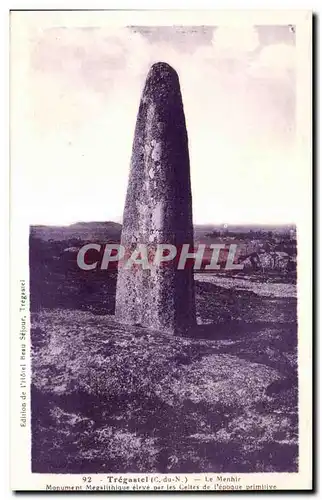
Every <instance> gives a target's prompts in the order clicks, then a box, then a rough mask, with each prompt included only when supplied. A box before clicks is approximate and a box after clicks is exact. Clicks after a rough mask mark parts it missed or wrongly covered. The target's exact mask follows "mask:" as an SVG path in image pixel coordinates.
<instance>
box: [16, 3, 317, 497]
mask: <svg viewBox="0 0 322 500" xmlns="http://www.w3.org/2000/svg"><path fill="white" fill-rule="evenodd" d="M36 3H38V2H36ZM39 3H40V2H39ZM39 3H38V5H39ZM79 3H80V5H79V7H81V6H82V5H84V3H83V2H79ZM96 3H97V2H96ZM273 4H274V2H270V6H272V5H273ZM20 5H21V2H20ZM226 5H229V3H228V2H227V4H226ZM59 6H60V4H59V3H58V6H57V3H56V5H55V8H57V7H59ZM105 6H106V2H105ZM163 6H166V2H163ZM14 7H15V8H18V7H17V6H16V4H15V3H14ZM32 7H33V8H35V6H34V5H32ZM91 7H94V4H92V5H91ZM95 7H98V6H97V5H96V4H95ZM118 7H119V6H118ZM38 8H44V7H43V2H41V6H39V7H38ZM64 8H68V7H67V5H66V2H64ZM70 14H72V15H70ZM110 14H111V15H112V18H113V24H116V25H118V24H121V25H122V24H126V22H128V21H126V20H127V19H128V17H129V13H128V12H114V13H110ZM170 15H171V20H169V16H170ZM231 15H232V13H227V11H226V12H224V11H221V12H216V13H211V15H210V13H209V12H207V13H205V12H204V13H202V12H198V13H196V12H184V13H183V12H180V11H172V12H171V13H169V12H165V11H159V12H138V11H135V12H131V15H130V20H131V24H150V25H152V24H156V25H157V24H159V25H160V24H161V23H162V24H164V25H165V24H176V23H178V24H199V23H200V24H212V25H214V24H216V23H217V24H219V23H220V22H222V21H223V19H224V18H225V23H226V24H227V20H228V21H229V18H230V17H231ZM236 15H240V16H241V18H243V19H247V21H248V22H252V23H254V24H256V23H257V24H262V23H265V24H269V23H270V22H272V23H274V24H276V23H277V22H276V16H277V15H278V19H279V22H280V24H296V25H297V36H298V37H303V41H301V42H298V45H299V46H300V47H301V53H299V54H298V57H299V58H298V64H299V68H300V70H299V74H300V78H299V81H298V88H297V96H298V100H297V102H298V103H299V106H298V135H299V154H298V159H299V165H300V159H302V160H304V164H305V165H307V166H308V169H305V170H303V172H302V175H303V198H302V200H301V204H302V206H303V217H302V219H301V220H300V221H298V234H299V263H300V264H299V332H300V340H299V361H300V394H301V396H300V408H301V419H300V435H301V438H300V457H301V458H300V470H301V472H300V473H299V474H291V475H290V474H277V475H276V474H247V475H246V476H247V482H248V481H250V482H251V481H254V480H255V479H256V482H259V481H261V479H260V477H259V476H265V479H264V480H265V482H270V481H271V482H276V481H275V478H276V477H277V476H278V484H279V485H280V487H281V489H282V488H286V489H287V488H290V487H291V488H292V489H293V488H295V489H296V488H299V489H302V488H309V487H310V481H309V477H310V470H311V464H310V460H311V442H310V437H311V436H310V425H311V415H310V408H311V377H310V375H311V357H310V356H311V336H310V334H311V315H310V311H311V273H310V269H309V267H310V266H309V263H310V257H309V256H311V237H312V235H311V231H310V227H311V222H310V214H311V206H312V203H311V198H310V194H311V177H310V164H311V153H310V151H311V127H310V123H311V110H310V94H311V81H310V41H311V37H310V24H309V23H308V22H307V20H308V19H309V17H310V13H309V12H307V11H306V12H305V11H302V12H299V11H298V12H296V11H291V12H290V11H285V10H282V11H279V12H278V13H277V12H272V11H270V12H263V11H260V10H259V11H256V12H251V13H250V12H245V11H239V12H236V11H235V12H234V17H235V18H236ZM147 16H148V20H147ZM183 16H184V19H183ZM227 16H228V17H227ZM32 17H33V19H35V17H34V16H32ZM36 17H37V22H38V20H41V18H42V19H43V18H44V17H46V16H44V13H43V12H39V13H37V16H36ZM55 17H56V18H57V22H58V23H61V22H62V21H63V22H64V24H66V22H67V24H68V25H70V24H73V22H74V19H75V17H77V18H78V23H79V19H80V18H81V22H82V24H84V23H86V24H88V23H93V22H94V23H95V19H94V18H95V17H96V18H97V14H96V13H93V12H82V13H79V15H77V16H75V13H68V12H57V13H56V14H55ZM214 17H215V19H214ZM273 18H274V20H273ZM101 20H102V13H99V21H101ZM41 24H42V25H43V20H41ZM100 25H101V22H100ZM308 42H309V44H308ZM18 46H19V44H18ZM18 50H20V48H19V49H18ZM17 69H18V68H17ZM19 71H22V73H23V68H22V67H21V66H20V68H19ZM20 77H21V74H18V73H16V74H15V75H14V76H13V80H12V81H11V88H12V89H15V88H16V89H18V86H17V87H15V83H14V80H15V79H16V81H19V78H20ZM17 91H18V90H17ZM12 92H13V93H14V95H15V99H14V101H13V102H12V105H13V107H14V103H15V102H17V99H18V100H19V101H20V99H19V97H18V98H17V94H16V93H15V91H14V90H12ZM20 102H21V101H20ZM14 117H15V112H14V110H12V109H11V119H12V126H13V130H14V131H15V130H16V126H15V119H14ZM20 140H22V139H21V138H18V137H16V138H15V135H14V134H13V136H12V141H13V144H14V147H13V148H12V150H11V154H13V152H14V148H15V147H16V146H15V144H21V143H20ZM15 141H16V142H15ZM13 164H14V160H13ZM15 171H16V170H15V169H14V171H13V175H12V177H13V185H14V183H15V182H16V180H15ZM19 211H20V202H19V200H15V196H14V191H12V198H11V220H12V226H11V241H12V248H11V266H12V267H11V275H12V276H11V278H12V297H11V303H12V315H11V342H12V345H11V354H12V363H13V367H12V368H13V369H12V371H11V375H12V388H11V392H12V395H13V398H15V394H16V384H17V376H16V369H15V362H16V352H17V347H18V346H17V344H16V342H15V338H16V337H15V333H14V332H16V331H17V326H18V318H17V314H16V311H15V304H16V301H17V297H18V296H19V291H18V289H17V287H16V284H15V283H16V282H17V279H19V276H20V277H22V276H23V277H26V279H28V276H27V275H28V273H27V269H28V253H27V252H26V250H27V248H24V247H22V245H25V243H26V242H27V241H28V228H27V226H26V225H25V224H23V217H22V214H21V212H19ZM22 242H23V243H22ZM301 263H302V264H301ZM303 412H304V413H305V412H306V413H307V416H305V415H304V413H303ZM14 413H15V412H14V411H13V412H12V415H13V416H12V419H11V420H12V429H13V432H12V437H11V439H12V444H11V446H12V451H13V450H14V449H15V448H16V447H17V449H19V452H18V454H17V452H15V453H13V454H12V458H13V462H14V463H13V464H12V472H13V478H12V487H13V488H14V489H24V490H28V489H42V487H41V486H42V485H43V484H44V483H45V482H46V476H49V478H48V479H50V482H51V483H54V479H55V482H56V480H57V479H59V478H61V476H59V478H58V477H57V475H42V474H32V475H31V474H30V472H28V467H29V465H30V457H29V453H28V451H27V447H28V445H29V440H30V434H29V435H27V434H26V433H25V434H21V433H19V432H18V430H20V429H18V430H17V428H16V426H15V423H14V422H15V415H14ZM302 414H303V415H304V416H303V415H302ZM308 432H309V436H308ZM31 476H32V477H31ZM96 476H97V478H98V476H100V475H96ZM102 476H104V477H105V476H106V475H105V474H104V475H102ZM228 476H229V475H228ZM239 476H243V475H241V474H240V475H239ZM290 476H291V477H290ZM75 479H76V476H75V475H64V476H63V479H60V482H61V483H65V484H66V483H67V484H73V482H75ZM76 481H77V482H78V480H77V479H76ZM47 482H48V481H47ZM56 484H57V483H56ZM78 484H79V483H78Z"/></svg>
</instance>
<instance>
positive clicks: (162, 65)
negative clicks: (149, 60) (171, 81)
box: [150, 61, 177, 75]
mask: <svg viewBox="0 0 322 500" xmlns="http://www.w3.org/2000/svg"><path fill="white" fill-rule="evenodd" d="M150 72H156V73H163V72H167V73H174V74H175V75H176V74H177V73H176V71H175V70H174V69H173V68H172V66H170V64H168V63H166V62H162V61H160V62H157V63H154V64H152V66H151V69H150Z"/></svg>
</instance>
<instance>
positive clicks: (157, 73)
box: [148, 62, 178, 81]
mask: <svg viewBox="0 0 322 500" xmlns="http://www.w3.org/2000/svg"><path fill="white" fill-rule="evenodd" d="M148 79H150V80H168V81H169V80H178V75H177V72H176V71H175V70H174V69H173V68H172V66H170V64H168V63H166V62H157V63H154V64H152V66H151V68H150V71H149V74H148Z"/></svg>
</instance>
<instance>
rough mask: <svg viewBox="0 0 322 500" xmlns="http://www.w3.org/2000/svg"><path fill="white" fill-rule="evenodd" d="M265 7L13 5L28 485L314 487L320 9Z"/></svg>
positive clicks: (18, 309) (14, 157)
mask: <svg viewBox="0 0 322 500" xmlns="http://www.w3.org/2000/svg"><path fill="white" fill-rule="evenodd" d="M283 12H284V14H283ZM84 14H87V15H84ZM91 14H92V16H91ZM94 14H95V16H94ZM134 14H136V15H134ZM193 14H194V15H193ZM265 14H266V17H265ZM273 14H274V12H273V11H272V12H265V11H263V12H262V13H261V16H259V18H258V19H257V17H256V15H255V12H254V14H253V16H252V15H250V16H247V15H245V13H244V14H242V13H241V12H239V13H238V11H236V12H235V15H234V14H233V15H229V14H228V13H226V15H224V14H223V13H221V14H220V13H217V14H215V12H214V11H212V12H211V13H210V12H209V13H208V17H207V13H206V12H204V13H203V14H202V13H199V16H198V15H197V13H196V12H195V13H193V12H191V11H190V12H188V11H186V12H184V11H181V13H180V14H179V13H171V12H166V11H162V12H161V11H160V12H157V11H154V12H153V13H152V12H150V13H149V12H145V13H142V12H141V13H139V12H136V13H133V12H132V13H131V12H127V13H126V12H123V13H120V12H119V13H118V12H109V11H104V12H96V13H95V12H94V11H91V12H87V13H84V12H80V11H78V12H77V11H74V12H65V13H63V12H62V11H56V12H54V11H46V12H36V11H20V12H19V11H16V12H11V89H12V97H11V108H10V109H11V117H12V119H11V123H12V133H11V170H12V185H13V191H12V212H11V216H12V219H13V233H12V234H13V249H14V250H13V252H14V255H16V256H17V258H18V255H23V262H22V264H21V266H20V268H19V270H17V272H15V274H14V279H15V284H14V286H13V291H14V294H15V306H14V311H13V314H14V315H15V317H16V319H15V324H16V325H17V326H15V327H14V328H15V333H14V335H15V341H14V342H15V343H14V344H13V346H12V356H13V358H14V360H15V361H14V366H15V368H14V371H15V373H16V372H17V373H16V375H15V377H16V378H15V377H14V378H13V391H14V394H15V395H16V396H17V397H16V398H15V399H14V401H16V402H14V404H15V405H17V410H16V411H15V414H17V415H18V414H19V415H18V417H19V423H18V421H17V425H16V427H13V430H12V432H13V433H15V432H16V429H17V428H18V427H19V429H18V431H19V433H20V435H21V436H22V439H23V440H24V443H25V444H24V449H25V455H24V457H23V458H21V460H22V461H24V467H25V469H24V470H25V471H26V472H25V474H26V475H28V480H27V479H26V481H25V482H24V481H23V478H21V479H20V478H19V480H18V479H17V480H16V484H18V483H19V485H22V488H20V487H19V488H16V489H24V488H26V489H35V490H36V489H43V490H50V491H53V490H56V491H57V490H74V489H76V490H79V491H80V490H86V491H90V490H112V491H113V490H122V489H127V490H136V489H141V490H144V489H149V490H200V491H202V490H207V489H208V490H217V491H218V490H225V489H226V490H238V489H248V490H252V489H254V490H255V489H256V490H258V491H261V490H274V489H275V490H276V489H293V488H294V489H310V488H311V487H312V486H311V478H312V471H311V465H310V449H311V448H310V447H311V441H310V440H311V434H310V428H311V418H312V415H311V411H310V404H311V403H310V387H311V383H312V381H311V373H312V359H311V357H310V345H311V341H312V339H311V337H312V330H311V329H312V325H311V324H310V310H311V309H310V308H311V305H310V273H311V267H310V266H311V258H312V257H311V246H310V245H311V240H310V238H311V235H310V227H311V226H310V224H311V222H310V221H311V219H310V218H311V208H310V207H311V205H312V199H311V184H310V182H311V175H312V174H311V164H310V140H311V135H310V119H311V115H310V113H311V110H310V95H309V92H310V90H311V89H310V71H311V67H310V58H309V57H308V55H309V54H310V50H311V38H310V29H311V13H309V12H307V11H302V12H301V13H297V14H296V15H293V14H294V12H293V13H292V11H288V12H286V11H282V12H281V13H277V12H275V17H274V15H273ZM18 205H19V206H18ZM16 304H17V306H16ZM16 332H18V336H17V333H16ZM302 339H303V341H302ZM305 344H306V346H305ZM16 379H17V381H16V382H15V380H16ZM303 412H304V413H303ZM305 412H306V413H305ZM12 453H13V454H15V453H17V452H12ZM301 457H302V458H301ZM27 462H28V464H27ZM304 462H305V463H304ZM17 474H18V472H17ZM288 474H290V475H288ZM18 475H19V474H18ZM96 477H97V480H96V479H95V478H96ZM33 478H34V479H33ZM70 478H71V479H70ZM98 478H101V479H100V480H99V481H98ZM248 478H249V479H248ZM288 478H289V479H288ZM291 478H294V481H293V480H292V479H291Z"/></svg>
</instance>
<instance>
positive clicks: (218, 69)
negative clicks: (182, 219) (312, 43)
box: [21, 24, 301, 225]
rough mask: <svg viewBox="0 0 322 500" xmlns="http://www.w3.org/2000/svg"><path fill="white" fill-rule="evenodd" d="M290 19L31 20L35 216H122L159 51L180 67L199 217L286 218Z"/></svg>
mask: <svg viewBox="0 0 322 500" xmlns="http://www.w3.org/2000/svg"><path fill="white" fill-rule="evenodd" d="M295 38H296V33H295V30H294V29H293V28H292V27H290V26H252V25H237V24H236V26H234V25H232V26H216V27H211V26H206V27H205V26H199V27H198V26H197V27H196V26H195V27H193V26H192V27H187V26H185V27H182V26H181V27H180V26H177V27H156V26H154V27H149V26H129V27H124V28H111V27H106V26H105V27H102V28H99V27H95V28H88V27H87V28H81V27H72V28H63V27H62V28H61V27H56V28H44V29H41V28H39V29H35V30H34V31H33V32H32V33H31V34H30V35H29V38H28V40H27V49H26V54H27V55H28V60H27V61H26V64H27V70H26V73H25V78H24V79H23V81H22V82H21V85H22V89H23V92H24V95H25V98H26V103H27V108H28V127H26V131H25V134H26V143H27V144H28V147H26V148H24V149H23V150H22V151H21V161H23V163H24V165H25V167H24V168H25V172H26V175H25V183H26V186H25V187H26V188H27V190H28V193H29V196H28V202H27V203H26V207H25V210H26V214H27V215H26V217H28V220H29V222H30V223H32V224H57V225H59V224H70V223H74V222H77V221H104V220H114V221H117V222H121V220H122V213H123V208H124V201H125V194H126V189H127V180H128V174H129V167H130V157H131V148H132V141H133V134H134V126H135V120H136V114H137V111H138V106H139V101H140V95H141V92H142V89H143V86H144V81H145V78H146V75H147V72H148V70H149V68H150V66H151V64H153V63H154V62H157V61H165V62H167V63H169V64H171V65H172V66H173V67H174V69H175V70H176V71H177V73H178V75H179V79H180V84H181V92H182V98H183V104H184V110H185V116H186V123H187V130H188V137H189V151H190V165H191V183H192V194H193V217H194V222H195V223H199V224H202V223H214V224H217V223H228V224H229V223H236V224H238V223H267V224H275V223H276V224H278V223H281V224H282V223H291V222H294V220H295V219H296V214H297V213H298V210H299V209H300V208H299V203H298V200H299V193H300V188H301V186H300V180H299V178H297V171H296V170H295V169H294V158H295V111H296V110H295V83H296V80H295V79H296V67H295V62H296V57H295V56H296V54H295Z"/></svg>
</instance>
